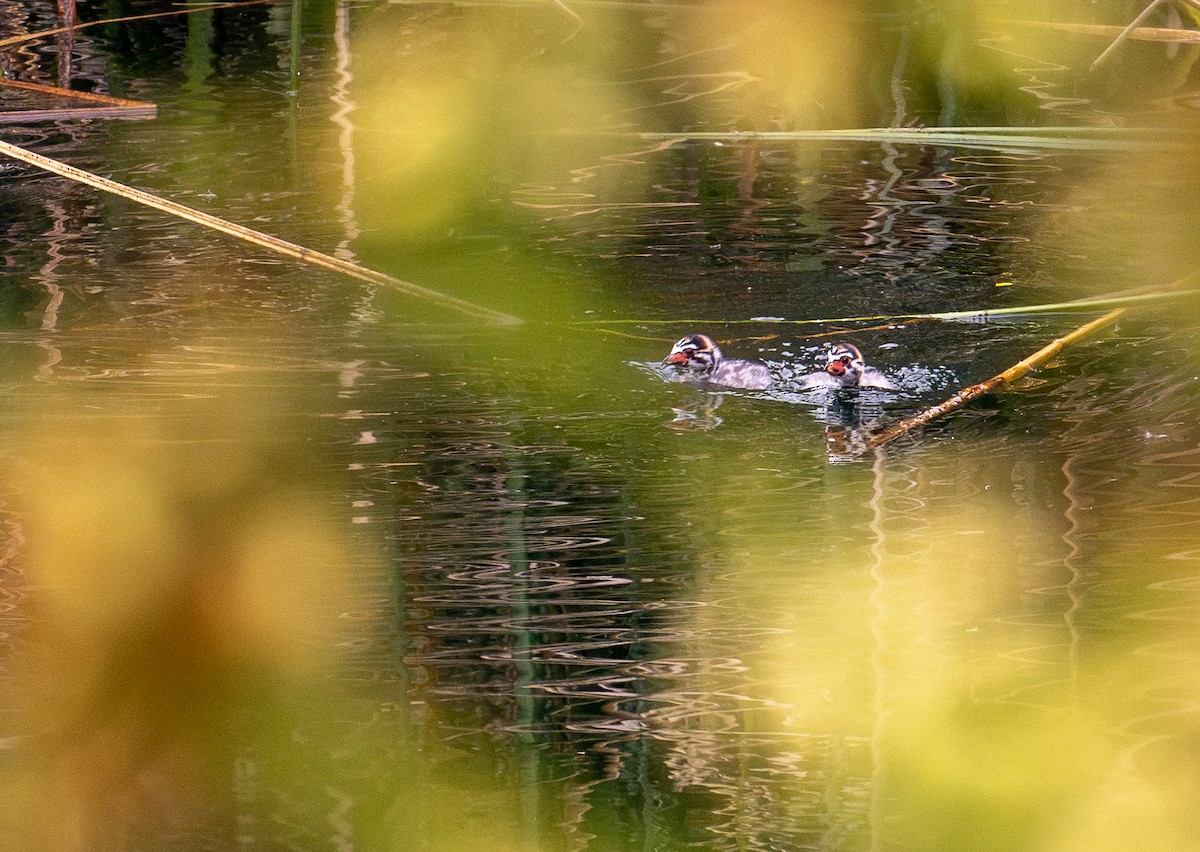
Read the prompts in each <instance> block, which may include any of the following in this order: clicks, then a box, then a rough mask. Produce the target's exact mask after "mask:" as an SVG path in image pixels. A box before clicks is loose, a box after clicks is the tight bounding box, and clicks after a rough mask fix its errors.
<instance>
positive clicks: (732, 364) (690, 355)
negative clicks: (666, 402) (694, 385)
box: [663, 334, 771, 390]
mask: <svg viewBox="0 0 1200 852" xmlns="http://www.w3.org/2000/svg"><path fill="white" fill-rule="evenodd" d="M663 363H664V364H670V365H672V366H675V367H679V368H680V377H681V378H683V379H684V380H686V381H693V382H710V383H712V384H714V385H725V386H726V387H731V388H743V389H745V390H763V389H764V388H767V387H770V386H771V373H770V372H769V371H768V370H767V368H766V367H764V366H763V365H762V364H759V363H757V362H755V361H743V360H741V359H740V358H726V357H725V356H724V355H722V354H721V350H720V348H719V347H718V346H717V344H715V343H714V342H713V339H712V338H711V337H709V336H708V335H707V334H689V335H687V336H686V337H681V338H680V339H679V341H678V342H677V343H676V344H675V345H674V346H672V347H671V354H670V355H668V356H667V357H666V358H664V359H663Z"/></svg>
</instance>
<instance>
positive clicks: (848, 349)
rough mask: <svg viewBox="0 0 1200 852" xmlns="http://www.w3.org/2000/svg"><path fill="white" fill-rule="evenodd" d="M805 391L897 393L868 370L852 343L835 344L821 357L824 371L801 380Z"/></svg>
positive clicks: (880, 374) (877, 373)
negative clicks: (816, 389) (851, 389)
mask: <svg viewBox="0 0 1200 852" xmlns="http://www.w3.org/2000/svg"><path fill="white" fill-rule="evenodd" d="M800 381H801V383H802V384H803V386H804V387H806V388H833V389H839V388H880V389H881V390H899V388H897V387H896V385H894V384H893V383H892V381H891V379H889V378H888V377H887V376H885V375H884V374H883V372H882V371H880V370H877V369H875V368H874V367H868V366H867V364H866V362H865V361H864V360H863V356H862V352H860V351H859V350H858V347H857V346H855V345H854V344H852V343H835V344H834V345H833V346H831V347H829V352H828V353H826V356H825V369H824V370H820V371H818V372H815V373H809V374H808V375H807V376H804V377H802V378H801V380H800Z"/></svg>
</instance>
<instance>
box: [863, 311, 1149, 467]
mask: <svg viewBox="0 0 1200 852" xmlns="http://www.w3.org/2000/svg"><path fill="white" fill-rule="evenodd" d="M1128 310H1129V309H1128V308H1117V309H1116V310H1113V311H1109V312H1108V313H1106V314H1104V316H1101V317H1097V318H1096V319H1094V320H1092V321H1091V322H1088V323H1084V324H1083V325H1081V326H1079V328H1077V329H1075V330H1074V331H1072V332H1071V333H1070V334H1067V335H1064V336H1063V337H1059V338H1056V339H1055V340H1053V341H1051V342H1050V343H1048V344H1046V345H1045V346H1043V347H1042V348H1041V349H1039V350H1038V351H1037V352H1034V353H1033V354H1032V355H1030V356H1029V357H1028V358H1026V359H1024V360H1023V361H1019V362H1018V363H1016V364H1013V365H1012V366H1011V367H1009V368H1008V369H1007V370H1005V371H1004V372H1003V373H999V374H998V375H995V376H992V377H991V378H990V379H988V380H987V381H984V382H980V383H979V384H976V385H971V386H970V387H967V388H963V389H962V390H960V391H959V392H958V393H956V394H955V395H954V396H952V397H950V398H949V399H947V400H946V401H945V402H942V403H939V404H937V405H935V406H933V407H931V408H927V409H925V410H924V411H922V412H921V413H920V414H917V415H916V416H914V417H910V418H908V419H907V420H901V421H900V422H899V423H895V424H893V425H891V426H889V427H888V428H886V429H883V430H882V431H879V432H876V433H875V434H874V435H872V436H871V437H870V438H869V439H868V440H867V441H866V442H865V443H864V444H863V448H862V451H861V452H862V453H865V452H868V451H870V450H874V449H877V448H879V447H882V446H884V445H885V444H890V443H891V442H892V441H894V440H896V439H897V438H899V437H901V436H902V435H906V434H908V433H909V432H911V431H913V430H914V429H917V428H920V427H921V426H924V425H925V424H926V423H928V422H930V421H931V420H936V419H937V418H939V417H943V416H945V415H946V414H949V413H950V412H952V411H956V410H957V409H959V408H962V407H963V406H964V405H966V404H967V403H968V402H971V401H972V400H974V399H978V398H979V397H981V396H983V395H984V394H987V393H991V392H992V391H994V390H997V389H999V388H1001V387H1003V386H1005V385H1011V384H1012V383H1013V382H1015V381H1016V380H1017V379H1019V378H1021V377H1022V376H1024V375H1025V374H1026V373H1028V372H1029V371H1030V370H1032V369H1034V368H1035V367H1039V366H1041V365H1042V364H1044V363H1046V362H1047V361H1049V360H1050V359H1051V358H1053V357H1054V356H1055V355H1057V354H1058V353H1059V352H1061V351H1062V350H1063V349H1064V348H1065V347H1067V346H1069V345H1070V344H1072V343H1074V342H1075V341H1077V340H1080V339H1082V338H1084V337H1087V336H1088V335H1089V334H1092V333H1093V332H1096V331H1099V330H1100V329H1102V328H1104V327H1105V326H1108V325H1111V324H1112V323H1114V322H1116V321H1117V320H1118V319H1120V317H1121V316H1122V315H1124V314H1125V313H1126V312H1127V311H1128ZM860 454H861V453H860Z"/></svg>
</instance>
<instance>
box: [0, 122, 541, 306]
mask: <svg viewBox="0 0 1200 852" xmlns="http://www.w3.org/2000/svg"><path fill="white" fill-rule="evenodd" d="M0 155H4V156H8V157H12V158H13V159H14V160H20V161H21V162H23V163H28V164H30V165H31V166H37V167H38V168H40V169H44V170H45V171H48V172H52V173H53V174H56V175H61V176H62V177H65V178H69V179H71V180H73V181H77V182H78V183H82V184H85V185H87V186H90V187H93V188H95V189H99V190H102V191H104V192H108V193H112V194H113V195H117V196H120V197H121V198H127V199H129V200H130V201H136V202H137V203H138V204H144V205H145V206H147V207H153V208H154V209H155V210H161V211H163V212H164V213H170V214H171V215H172V216H177V217H179V218H180V219H186V220H188V221H189V222H195V223H196V224H197V225H203V226H204V227H206V228H211V229H212V230H214V231H220V232H221V233H223V234H228V235H229V236H232V237H237V238H238V239H240V240H244V241H246V242H248V243H253V244H254V245H257V246H261V247H263V248H265V249H269V250H270V251H273V252H275V253H276V254H282V255H286V256H287V257H293V258H295V259H297V260H301V261H303V262H305V263H308V264H312V265H313V266H319V267H322V268H324V269H329V270H332V271H334V272H340V273H342V274H343V275H348V276H350V277H351V278H357V279H358V280H360V281H368V282H370V283H372V284H378V285H380V286H381V287H387V288H390V289H392V290H397V291H399V292H401V293H404V294H406V295H409V296H414V297H416V298H418V299H422V300H424V301H426V302H429V303H431V304H435V305H440V306H442V307H445V308H451V309H452V310H455V311H458V312H460V313H463V314H467V315H468V316H473V317H476V318H478V319H482V320H487V321H489V322H493V323H498V324H502V325H515V324H518V323H520V322H522V320H521V319H520V318H518V317H514V316H512V315H510V314H504V313H500V312H499V311H493V310H491V309H489V308H484V307H481V306H480V305H476V304H473V303H471V302H468V301H465V300H464V299H459V298H457V297H455V296H448V295H446V294H445V293H439V292H438V291H436V290H430V289H428V288H427V287H422V286H420V285H419V284H413V283H411V282H408V281H402V280H401V279H399V278H393V277H392V276H391V275H387V274H385V273H383V272H377V271H375V270H374V269H367V268H366V267H364V266H359V265H358V264H357V263H351V262H350V261H348V260H342V259H341V258H338V257H333V256H332V255H328V254H324V253H322V252H319V251H314V250H313V249H310V248H305V247H304V246H301V245H297V244H296V243H290V242H288V241H287V240H281V239H279V238H278V237H273V236H271V235H270V234H264V233H263V232H262V231H255V230H254V229H252V228H247V227H246V226H244V225H238V224H236V223H234V222H228V221H226V220H225V219H221V218H220V217H218V216H213V215H212V214H210V213H204V212H202V211H200V210H196V209H195V208H192V207H187V206H185V205H183V204H179V203H178V202H175V201H170V200H168V199H166V198H160V197H159V196H157V195H154V194H152V193H149V192H145V191H143V190H140V189H134V188H133V187H131V186H126V185H125V184H123V183H118V182H117V181H115V180H111V179H109V178H106V177H101V176H100V175H96V174H92V173H91V172H87V171H84V170H83V169H77V168H75V167H74V166H70V165H67V164H66V163H63V162H61V161H59V160H55V159H52V158H50V157H46V156H43V155H41V154H36V153H34V152H33V151H30V150H28V149H26V148H22V147H20V146H19V145H13V144H12V143H11V142H4V141H2V140H0Z"/></svg>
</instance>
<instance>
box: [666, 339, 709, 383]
mask: <svg viewBox="0 0 1200 852" xmlns="http://www.w3.org/2000/svg"><path fill="white" fill-rule="evenodd" d="M663 363H664V364H674V365H676V366H680V367H683V368H684V369H686V370H689V371H692V372H695V373H704V374H708V373H711V372H712V371H713V370H715V369H716V368H717V365H718V364H720V363H721V350H720V349H718V348H717V344H715V343H713V340H712V338H711V337H709V336H708V335H707V334H689V335H688V336H687V337H682V338H680V339H679V341H678V342H677V343H676V344H675V345H674V346H672V347H671V354H670V355H668V356H667V357H666V358H663Z"/></svg>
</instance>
